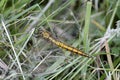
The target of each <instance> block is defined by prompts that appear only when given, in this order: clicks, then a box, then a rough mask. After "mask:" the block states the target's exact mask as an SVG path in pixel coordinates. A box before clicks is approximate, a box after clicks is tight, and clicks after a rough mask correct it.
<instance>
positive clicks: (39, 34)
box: [37, 29, 90, 57]
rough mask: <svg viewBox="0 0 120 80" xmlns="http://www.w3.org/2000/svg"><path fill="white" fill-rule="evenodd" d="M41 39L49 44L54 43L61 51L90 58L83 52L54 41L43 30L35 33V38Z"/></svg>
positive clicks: (48, 33)
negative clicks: (64, 50)
mask: <svg viewBox="0 0 120 80" xmlns="http://www.w3.org/2000/svg"><path fill="white" fill-rule="evenodd" d="M39 36H40V37H43V38H44V39H46V40H49V41H50V42H52V43H54V44H55V45H57V46H58V47H61V48H63V49H66V50H68V51H71V52H73V53H76V54H79V55H81V56H85V57H90V56H89V55H88V54H86V53H84V52H83V51H81V50H79V49H77V48H75V47H72V46H70V45H67V44H65V43H63V42H61V41H58V40H56V39H55V38H53V37H52V35H51V33H50V32H48V31H46V30H44V29H39V30H38V32H37V37H39Z"/></svg>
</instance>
